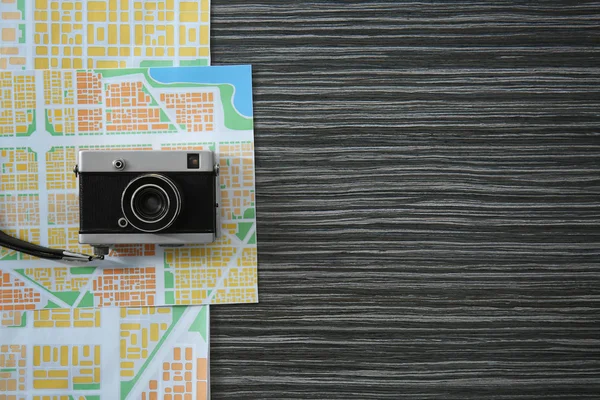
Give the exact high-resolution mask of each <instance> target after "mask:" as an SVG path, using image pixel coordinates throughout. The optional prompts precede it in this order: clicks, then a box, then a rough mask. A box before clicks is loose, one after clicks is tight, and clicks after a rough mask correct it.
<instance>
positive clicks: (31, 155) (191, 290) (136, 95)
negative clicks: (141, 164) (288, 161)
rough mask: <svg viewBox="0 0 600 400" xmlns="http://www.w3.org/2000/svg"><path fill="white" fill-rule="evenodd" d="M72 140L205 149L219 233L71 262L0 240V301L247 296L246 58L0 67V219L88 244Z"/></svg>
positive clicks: (249, 155) (88, 302)
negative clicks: (207, 240)
mask: <svg viewBox="0 0 600 400" xmlns="http://www.w3.org/2000/svg"><path fill="white" fill-rule="evenodd" d="M82 149H96V150H103V149H128V150H139V151H144V150H151V149H155V150H159V149H162V150H170V149H172V150H205V149H210V150H213V151H214V152H215V153H216V156H217V159H218V160H219V163H220V171H221V172H220V176H219V179H220V193H221V194H220V196H221V201H220V206H219V210H220V213H221V237H220V238H219V239H218V240H217V241H216V242H214V243H211V244H207V245H190V246H185V247H181V248H163V247H159V246H154V245H130V246H128V245H123V246H120V247H119V248H117V249H116V251H113V252H112V253H111V256H110V257H107V260H106V261H102V262H98V263H93V264H92V265H89V266H87V265H86V266H75V267H73V266H69V265H64V264H60V263H57V262H54V261H48V260H40V259H34V258H33V257H31V256H27V255H24V254H21V253H15V252H14V251H11V250H6V249H1V250H0V292H1V294H2V296H1V297H0V311H2V310H31V309H42V308H45V307H47V306H49V305H50V306H53V307H54V306H56V307H62V308H77V307H115V306H116V307H135V306H151V305H194V304H217V303H247V302H256V301H257V286H256V285H257V279H256V266H257V255H256V218H255V193H254V151H253V121H252V86H251V70H250V67H249V66H232V67H180V68H137V69H117V70H77V71H76V70H60V71H58V70H56V71H50V70H36V71H5V72H0V168H1V169H0V172H1V174H0V228H1V229H2V230H4V231H5V232H7V233H9V234H12V235H15V236H17V237H19V238H21V239H25V240H28V241H31V242H35V243H41V244H42V245H46V246H50V247H56V248H66V249H69V250H72V251H77V252H84V253H89V252H91V248H89V247H88V246H84V245H80V244H79V243H78V215H79V214H78V192H77V182H76V178H75V175H74V174H73V172H72V170H73V166H74V165H75V163H76V154H77V152H78V150H82Z"/></svg>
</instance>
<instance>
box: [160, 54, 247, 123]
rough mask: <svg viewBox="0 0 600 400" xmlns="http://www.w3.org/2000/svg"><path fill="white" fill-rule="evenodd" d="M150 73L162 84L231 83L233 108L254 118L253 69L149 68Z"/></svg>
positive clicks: (233, 67)
mask: <svg viewBox="0 0 600 400" xmlns="http://www.w3.org/2000/svg"><path fill="white" fill-rule="evenodd" d="M148 73H149V74H150V76H151V77H152V79H154V80H155V81H157V82H160V83H203V84H223V83H229V84H231V85H233V86H234V87H235V93H234V95H233V106H234V107H235V109H236V110H237V111H238V112H239V113H240V114H242V115H243V116H246V117H251V116H252V67H251V66H250V65H239V66H238V65H236V66H223V67H176V68H149V69H148Z"/></svg>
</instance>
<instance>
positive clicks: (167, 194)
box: [121, 174, 181, 232]
mask: <svg viewBox="0 0 600 400" xmlns="http://www.w3.org/2000/svg"><path fill="white" fill-rule="evenodd" d="M121 210H122V211H123V216H124V217H125V218H126V219H127V221H128V222H129V223H130V224H131V225H132V226H133V227H134V228H136V229H138V230H140V231H143V232H160V231H162V230H165V229H167V228H168V227H170V226H171V225H172V224H173V223H174V222H175V220H176V219H177V217H178V216H179V212H180V211H181V195H180V193H179V189H178V188H177V185H175V183H174V182H173V181H172V180H171V179H169V178H168V177H166V176H164V175H159V174H148V175H142V176H139V177H137V178H135V179H133V180H132V181H131V182H129V184H128V185H127V187H126V188H125V190H124V191H123V194H122V196H121Z"/></svg>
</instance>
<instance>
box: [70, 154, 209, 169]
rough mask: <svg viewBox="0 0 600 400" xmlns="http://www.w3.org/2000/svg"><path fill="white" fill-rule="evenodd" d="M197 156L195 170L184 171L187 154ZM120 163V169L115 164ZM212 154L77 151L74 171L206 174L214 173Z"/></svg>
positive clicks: (186, 164)
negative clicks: (76, 165)
mask: <svg viewBox="0 0 600 400" xmlns="http://www.w3.org/2000/svg"><path fill="white" fill-rule="evenodd" d="M190 154H197V155H198V168H188V155H190ZM119 160H120V161H121V162H122V163H123V166H122V168H117V167H116V166H115V165H117V166H119V167H120V166H121V164H120V163H118V162H117V161H119ZM214 166H215V163H214V154H213V152H212V151H206V150H205V151H193V150H192V151H180V150H152V151H128V150H115V151H113V150H108V151H106V150H81V151H80V152H79V155H78V169H79V172H80V173H85V172H209V171H213V170H214Z"/></svg>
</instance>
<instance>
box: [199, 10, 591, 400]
mask: <svg viewBox="0 0 600 400" xmlns="http://www.w3.org/2000/svg"><path fill="white" fill-rule="evenodd" d="M212 7H213V10H212V21H213V26H212V52H213V64H215V65H219V64H247V63H249V64H253V66H254V96H255V118H256V128H255V129H256V164H257V204H258V210H257V215H258V243H259V290H260V292H259V297H260V301H261V302H260V304H258V305H235V306H215V307H212V309H211V319H212V321H211V328H212V337H211V342H212V349H211V379H212V393H213V398H214V399H308V398H319V399H400V398H411V399H414V398H421V399H434V398H435V399H439V398H446V399H465V398H473V399H482V398H493V399H536V398H555V399H566V398H577V399H597V398H600V258H599V255H600V63H599V62H600V54H599V53H600V47H599V44H600V29H599V26H600V3H599V2H595V1H592V2H588V1H580V2H568V1H567V2H559V1H540V2H535V3H531V2H523V1H496V2H479V1H461V2H443V1H427V2H408V1H360V2H359V1H352V2H345V1H310V2H296V1H284V0H277V1H276V0H228V1H221V0H213V2H212Z"/></svg>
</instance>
